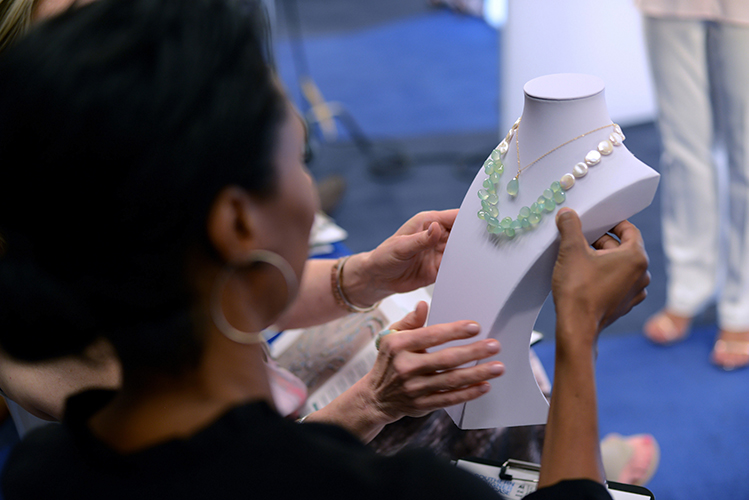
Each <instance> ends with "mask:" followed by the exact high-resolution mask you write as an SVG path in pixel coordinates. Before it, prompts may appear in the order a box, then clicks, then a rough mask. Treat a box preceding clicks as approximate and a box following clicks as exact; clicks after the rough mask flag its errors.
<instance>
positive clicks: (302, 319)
mask: <svg viewBox="0 0 749 500" xmlns="http://www.w3.org/2000/svg"><path fill="white" fill-rule="evenodd" d="M368 256H369V254H368V253H359V254H354V255H352V256H351V257H350V258H349V259H348V261H347V262H346V265H345V266H344V269H343V271H344V272H343V275H342V276H341V278H342V279H341V281H342V285H343V292H344V294H345V296H346V299H347V300H349V301H350V302H351V303H353V304H354V305H356V306H359V307H367V306H370V305H372V304H375V303H376V302H378V301H379V300H382V299H383V298H385V297H386V296H387V295H389V293H388V292H386V291H383V290H378V289H375V287H373V286H372V283H371V279H370V276H369V272H368V270H367V269H368V267H367V262H368ZM335 263H336V261H335V260H333V259H310V260H308V261H307V263H306V264H305V268H304V275H303V278H302V282H301V283H300V284H299V293H298V294H297V298H296V300H295V301H294V303H293V304H292V305H291V307H290V308H289V310H288V311H286V312H285V313H284V314H283V316H282V317H281V318H280V319H279V320H278V321H277V322H276V325H277V326H278V327H279V328H281V329H288V328H305V327H309V326H315V325H320V324H323V323H327V322H328V321H332V320H334V319H338V318H341V317H343V316H345V315H347V314H350V313H351V312H350V311H349V310H348V309H347V308H346V307H345V305H342V304H341V303H340V302H339V301H337V300H336V298H335V296H334V295H333V286H332V285H331V271H332V269H333V265H334V264H335Z"/></svg>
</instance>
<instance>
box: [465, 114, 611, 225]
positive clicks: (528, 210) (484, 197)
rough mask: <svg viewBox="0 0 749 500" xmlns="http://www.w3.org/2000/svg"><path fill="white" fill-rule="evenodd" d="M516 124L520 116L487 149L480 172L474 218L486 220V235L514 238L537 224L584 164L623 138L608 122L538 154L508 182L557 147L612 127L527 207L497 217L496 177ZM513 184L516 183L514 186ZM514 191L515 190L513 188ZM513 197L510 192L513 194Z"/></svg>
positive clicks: (593, 162) (563, 197) (558, 202)
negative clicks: (482, 177)
mask: <svg viewBox="0 0 749 500" xmlns="http://www.w3.org/2000/svg"><path fill="white" fill-rule="evenodd" d="M519 124H520V118H518V119H517V121H516V122H515V124H514V125H513V126H512V128H511V129H510V131H509V132H508V133H507V136H506V137H505V138H504V139H503V140H502V142H500V143H499V145H497V147H496V148H495V149H494V150H493V151H492V152H491V154H490V155H489V157H488V158H487V159H486V161H485V162H484V172H485V173H486V174H487V175H488V176H489V177H487V178H486V179H485V180H484V182H483V184H482V185H483V189H479V192H478V195H479V199H480V200H481V209H480V210H479V212H478V218H479V219H481V220H482V221H485V222H486V230H487V232H488V233H489V234H492V235H496V236H500V235H504V236H506V237H507V238H514V237H515V235H516V234H517V233H518V232H520V231H526V230H531V229H533V228H535V227H536V226H538V224H539V223H540V222H541V219H542V218H543V216H544V215H545V214H547V213H551V212H553V211H554V209H555V208H556V207H557V205H561V204H562V203H564V202H565V200H566V198H567V197H566V195H565V192H566V191H568V190H570V189H571V188H572V186H574V185H575V182H576V181H577V180H578V179H581V178H583V177H585V176H586V175H587V173H588V167H593V166H595V165H597V164H599V163H600V162H601V159H602V158H603V157H604V156H608V155H610V154H611V153H613V152H614V148H615V147H617V146H621V144H622V142H623V141H624V139H625V137H624V133H623V132H622V129H621V128H620V127H619V125H617V124H616V123H610V124H608V125H604V126H602V127H598V128H596V129H594V130H591V131H590V132H585V133H584V134H581V135H579V136H577V137H575V138H573V139H570V140H569V141H567V142H565V143H564V144H560V145H559V146H557V147H556V148H554V149H552V150H551V151H549V152H548V153H544V154H543V155H541V156H540V157H538V158H536V159H535V160H533V161H532V162H531V163H529V164H528V165H526V166H525V167H523V168H518V173H517V175H516V176H515V178H514V179H513V180H512V181H510V183H512V182H513V181H517V178H518V176H519V175H520V174H521V173H522V171H523V170H525V169H527V168H529V167H530V166H531V165H533V164H535V163H537V162H538V161H540V160H541V159H542V158H545V157H546V156H548V155H550V154H551V153H553V152H554V151H556V150H557V149H559V148H561V147H563V146H566V145H567V144H569V143H571V142H573V141H576V140H578V139H580V138H582V137H585V136H586V135H588V134H591V133H593V132H596V131H598V130H603V129H605V128H607V127H613V128H614V130H613V132H611V134H609V137H608V139H605V140H603V141H600V142H599V143H598V144H597V145H596V147H595V149H591V150H590V151H588V153H587V154H586V155H585V157H584V158H583V161H581V162H579V163H577V164H575V165H574V166H573V167H572V171H571V172H568V173H566V174H564V175H563V176H562V177H561V179H559V180H558V181H554V182H552V183H551V185H550V186H549V188H548V189H545V190H544V191H543V193H541V196H539V197H538V199H537V200H536V202H535V203H533V204H531V205H530V206H527V207H522V208H521V209H520V210H519V212H518V215H517V217H516V218H515V219H513V218H512V217H505V218H503V219H501V220H500V218H499V206H498V205H499V196H498V195H497V188H498V187H499V180H500V177H501V176H502V173H503V172H504V164H503V163H502V158H504V157H505V155H506V154H507V152H508V150H509V144H510V141H511V140H512V136H513V134H515V133H516V132H517V129H518V125H519ZM515 144H516V149H517V150H518V154H517V156H518V167H520V153H519V149H520V148H519V146H517V138H516V142H515ZM515 187H517V184H516V185H515ZM509 192H510V184H508V193H509ZM515 194H517V191H515ZM513 196H514V195H513Z"/></svg>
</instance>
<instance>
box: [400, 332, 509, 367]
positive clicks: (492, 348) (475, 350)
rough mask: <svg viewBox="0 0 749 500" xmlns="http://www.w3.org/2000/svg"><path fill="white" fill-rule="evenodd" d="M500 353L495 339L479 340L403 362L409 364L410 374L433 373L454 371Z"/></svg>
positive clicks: (416, 356)
mask: <svg viewBox="0 0 749 500" xmlns="http://www.w3.org/2000/svg"><path fill="white" fill-rule="evenodd" d="M499 351H500V345H499V342H498V341H497V340H495V339H485V340H479V341H478V342H472V343H470V344H467V345H464V346H458V347H449V348H447V349H443V350H441V351H437V352H430V353H423V354H418V355H415V356H413V357H411V358H408V359H407V360H404V363H405V362H410V363H411V364H412V365H413V366H411V367H410V369H411V373H420V374H424V373H434V372H439V371H444V370H454V369H456V368H458V367H460V366H463V365H465V364H467V363H473V362H475V361H479V360H482V359H486V358H488V357H490V356H494V355H495V354H497V353H498V352H499Z"/></svg>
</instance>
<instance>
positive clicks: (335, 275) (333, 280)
mask: <svg viewBox="0 0 749 500" xmlns="http://www.w3.org/2000/svg"><path fill="white" fill-rule="evenodd" d="M349 257H351V256H350V255H346V256H345V257H341V258H340V259H338V260H337V261H336V263H335V264H333V267H332V268H331V270H330V288H331V289H332V290H333V298H335V301H336V303H338V305H340V306H341V307H343V308H344V309H346V310H347V311H348V312H352V313H366V312H371V311H374V310H375V309H377V307H378V306H379V305H380V303H379V302H377V303H376V304H373V305H371V306H369V307H359V306H357V305H354V304H352V303H351V301H350V300H348V299H347V298H346V295H345V294H344V293H343V266H345V265H346V261H348V259H349Z"/></svg>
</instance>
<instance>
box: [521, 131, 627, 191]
mask: <svg viewBox="0 0 749 500" xmlns="http://www.w3.org/2000/svg"><path fill="white" fill-rule="evenodd" d="M515 123H517V124H518V125H519V124H520V118H518V120H517V122H515ZM513 127H514V128H513V129H512V130H514V131H515V152H516V153H517V157H518V173H517V174H515V177H513V178H512V180H510V182H508V183H507V194H509V195H510V196H513V197H514V196H517V194H518V191H519V189H520V181H519V178H520V174H522V173H523V171H524V170H526V169H528V168H530V167H532V166H533V165H535V164H536V163H538V162H539V161H541V160H543V159H544V158H546V157H547V156H549V155H550V154H551V153H553V152H554V151H556V150H557V149H559V148H563V147H564V146H566V145H567V144H570V143H572V142H575V141H576V140H578V139H582V138H583V137H585V136H586V135H588V134H592V133H593V132H598V131H599V130H603V129H605V128H608V127H614V128H617V129H618V127H619V126H618V125H617V124H615V123H609V124H608V125H604V126H602V127H598V128H595V129H593V130H589V131H587V132H585V133H584V134H580V135H578V136H577V137H574V138H572V139H570V140H569V141H567V142H565V143H563V144H560V145H559V146H557V147H555V148H554V149H552V150H550V151H547V152H546V153H544V154H542V155H541V156H539V157H538V158H536V159H535V160H533V161H532V162H530V163H529V164H527V165H526V166H524V167H522V168H521V167H520V130H518V128H517V127H515V126H514V125H513ZM512 130H511V132H512ZM508 135H509V134H508Z"/></svg>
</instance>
